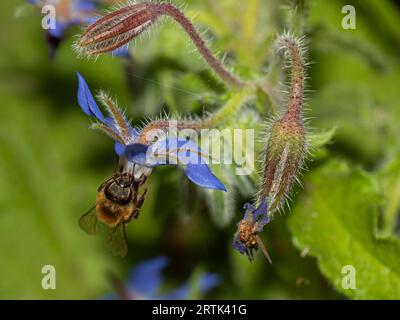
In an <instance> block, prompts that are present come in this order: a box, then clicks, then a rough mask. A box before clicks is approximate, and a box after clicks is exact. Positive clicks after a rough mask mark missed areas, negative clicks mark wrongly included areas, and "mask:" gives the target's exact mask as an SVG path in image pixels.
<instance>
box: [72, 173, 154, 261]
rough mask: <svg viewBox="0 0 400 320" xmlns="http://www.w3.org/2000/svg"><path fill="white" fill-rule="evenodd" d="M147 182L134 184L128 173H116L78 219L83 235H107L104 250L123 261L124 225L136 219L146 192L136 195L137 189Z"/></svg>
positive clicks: (125, 250) (140, 180)
mask: <svg viewBox="0 0 400 320" xmlns="http://www.w3.org/2000/svg"><path fill="white" fill-rule="evenodd" d="M146 178H147V177H146V176H145V175H142V176H141V177H140V178H139V179H137V180H136V179H135V177H134V175H133V174H132V173H130V172H116V173H115V174H114V175H113V176H112V177H111V178H110V179H108V180H106V181H105V182H103V183H102V184H101V185H100V187H99V189H98V194H97V199H96V205H95V206H94V207H93V208H92V209H90V210H89V211H88V212H86V213H85V214H84V215H82V217H81V218H80V219H79V225H80V227H81V228H82V229H83V230H84V231H85V232H86V233H88V234H90V235H94V234H97V233H99V231H104V232H105V233H106V239H105V246H106V248H107V249H108V250H110V251H111V252H112V253H113V254H114V255H118V256H121V257H125V256H126V254H127V253H128V244H127V241H126V236H125V224H126V223H128V222H129V221H130V220H131V219H132V218H134V219H137V218H138V216H139V212H140V208H141V207H142V205H143V202H144V197H145V194H146V191H147V189H145V190H144V192H143V193H142V194H139V188H140V187H141V186H142V185H143V184H144V183H145V181H146ZM98 222H100V224H99V223H98Z"/></svg>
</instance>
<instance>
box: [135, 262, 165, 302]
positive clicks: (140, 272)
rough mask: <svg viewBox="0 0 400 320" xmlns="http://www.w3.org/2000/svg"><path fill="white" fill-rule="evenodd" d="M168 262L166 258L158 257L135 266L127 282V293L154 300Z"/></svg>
mask: <svg viewBox="0 0 400 320" xmlns="http://www.w3.org/2000/svg"><path fill="white" fill-rule="evenodd" d="M168 262H169V261H168V258H167V257H158V258H155V259H151V260H147V261H144V262H142V263H140V264H138V265H136V267H135V268H134V269H133V271H132V273H131V275H130V277H129V279H128V282H127V286H128V289H129V291H132V292H134V293H137V294H139V295H141V296H145V297H148V298H154V297H155V295H156V293H157V291H158V290H159V288H160V286H161V283H162V280H163V276H162V271H163V270H164V269H165V267H166V266H167V265H168Z"/></svg>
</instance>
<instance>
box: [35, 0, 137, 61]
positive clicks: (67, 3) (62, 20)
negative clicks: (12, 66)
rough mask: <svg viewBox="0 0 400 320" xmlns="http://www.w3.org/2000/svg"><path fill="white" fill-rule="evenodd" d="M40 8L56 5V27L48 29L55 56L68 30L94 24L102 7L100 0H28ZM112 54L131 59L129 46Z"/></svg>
mask: <svg viewBox="0 0 400 320" xmlns="http://www.w3.org/2000/svg"><path fill="white" fill-rule="evenodd" d="M27 1H28V2H29V3H30V4H33V5H35V6H37V7H39V8H42V7H43V6H46V5H52V6H54V8H55V10H56V23H55V28H50V29H48V30H46V38H47V42H48V43H49V46H50V57H51V58H53V57H54V55H55V53H56V49H57V48H58V46H59V45H60V43H61V41H62V40H63V38H64V36H65V34H66V32H67V31H68V29H70V28H71V27H73V26H78V25H83V24H92V23H94V22H96V20H97V19H98V17H96V16H95V15H96V12H97V10H98V9H99V8H100V5H101V1H99V0H27ZM112 55H114V56H119V57H125V58H128V59H130V57H131V56H130V54H129V50H128V46H122V47H120V48H118V49H117V50H115V51H113V52H112Z"/></svg>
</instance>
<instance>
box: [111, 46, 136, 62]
mask: <svg viewBox="0 0 400 320" xmlns="http://www.w3.org/2000/svg"><path fill="white" fill-rule="evenodd" d="M111 54H112V55H113V56H115V57H120V58H127V59H131V58H132V56H131V53H130V51H129V45H124V46H122V47H119V48H118V49H115V50H114V51H112V52H111Z"/></svg>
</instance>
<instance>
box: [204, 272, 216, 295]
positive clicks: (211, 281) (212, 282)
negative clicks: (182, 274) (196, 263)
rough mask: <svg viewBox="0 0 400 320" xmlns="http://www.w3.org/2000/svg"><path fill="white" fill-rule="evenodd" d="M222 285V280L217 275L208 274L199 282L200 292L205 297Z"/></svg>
mask: <svg viewBox="0 0 400 320" xmlns="http://www.w3.org/2000/svg"><path fill="white" fill-rule="evenodd" d="M220 283H221V278H220V277H219V276H218V275H217V274H216V273H206V274H205V275H203V276H202V277H201V278H200V280H199V291H200V294H201V295H202V296H203V295H205V294H207V293H208V292H209V291H210V290H212V289H214V288H215V287H216V286H218V285H219V284H220Z"/></svg>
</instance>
